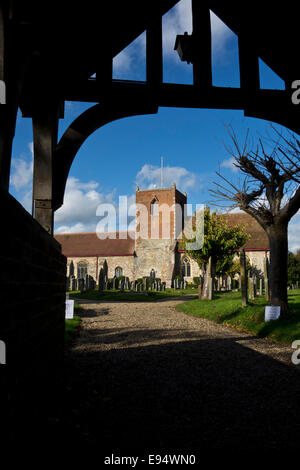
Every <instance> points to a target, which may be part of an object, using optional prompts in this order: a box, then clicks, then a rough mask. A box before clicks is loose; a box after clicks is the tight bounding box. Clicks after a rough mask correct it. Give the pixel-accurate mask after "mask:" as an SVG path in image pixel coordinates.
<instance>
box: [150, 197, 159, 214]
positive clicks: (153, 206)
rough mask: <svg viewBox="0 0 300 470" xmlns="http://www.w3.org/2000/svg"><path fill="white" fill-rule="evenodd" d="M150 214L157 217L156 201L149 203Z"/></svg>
mask: <svg viewBox="0 0 300 470" xmlns="http://www.w3.org/2000/svg"><path fill="white" fill-rule="evenodd" d="M150 214H151V215H152V216H157V215H158V204H157V201H156V199H153V201H152V202H151V206H150Z"/></svg>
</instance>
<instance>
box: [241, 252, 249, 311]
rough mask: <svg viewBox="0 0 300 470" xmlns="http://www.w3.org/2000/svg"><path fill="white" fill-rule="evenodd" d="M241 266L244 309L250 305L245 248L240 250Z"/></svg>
mask: <svg viewBox="0 0 300 470" xmlns="http://www.w3.org/2000/svg"><path fill="white" fill-rule="evenodd" d="M240 265H241V291H242V307H247V305H248V295H247V269H246V255H245V250H244V248H241V250H240Z"/></svg>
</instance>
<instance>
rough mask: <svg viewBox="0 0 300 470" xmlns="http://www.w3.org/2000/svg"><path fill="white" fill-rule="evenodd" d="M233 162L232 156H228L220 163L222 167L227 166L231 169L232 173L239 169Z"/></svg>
mask: <svg viewBox="0 0 300 470" xmlns="http://www.w3.org/2000/svg"><path fill="white" fill-rule="evenodd" d="M234 162H235V158H234V157H230V158H228V159H227V160H223V161H222V163H221V167H223V168H229V169H230V170H231V171H233V172H234V173H237V172H238V171H239V169H238V168H237V167H236V166H235V165H234Z"/></svg>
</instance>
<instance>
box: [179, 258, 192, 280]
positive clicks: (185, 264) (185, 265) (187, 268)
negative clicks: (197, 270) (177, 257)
mask: <svg viewBox="0 0 300 470" xmlns="http://www.w3.org/2000/svg"><path fill="white" fill-rule="evenodd" d="M181 274H182V276H183V277H190V276H191V265H190V261H189V259H188V258H183V260H182V265H181Z"/></svg>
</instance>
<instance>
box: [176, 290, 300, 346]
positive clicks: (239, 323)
mask: <svg viewBox="0 0 300 470" xmlns="http://www.w3.org/2000/svg"><path fill="white" fill-rule="evenodd" d="M288 302H289V315H288V316H287V317H286V318H284V319H282V318H279V319H278V320H273V321H270V322H267V323H265V322H264V312H265V306H266V305H268V303H267V302H266V300H265V298H264V296H261V297H257V298H256V299H255V300H253V301H249V305H248V306H247V307H245V308H242V306H241V294H240V292H222V293H219V292H217V293H216V294H215V298H214V299H213V300H211V301H209V300H199V299H194V300H190V301H188V302H184V303H182V304H179V305H178V306H177V307H176V308H177V309H178V310H180V311H182V312H184V313H186V314H189V315H194V316H198V317H201V318H206V319H208V320H212V321H215V322H217V323H220V324H223V325H224V326H229V327H233V328H236V329H238V330H240V331H246V332H250V333H254V334H255V335H257V336H258V337H260V338H268V339H271V340H273V341H275V342H278V343H286V344H291V343H292V341H294V340H296V339H300V289H298V290H289V292H288Z"/></svg>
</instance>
